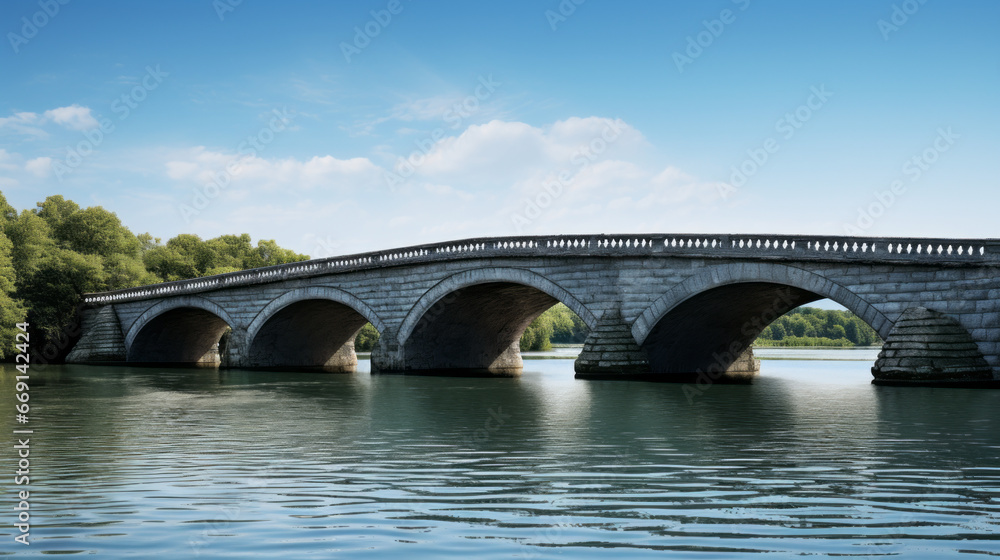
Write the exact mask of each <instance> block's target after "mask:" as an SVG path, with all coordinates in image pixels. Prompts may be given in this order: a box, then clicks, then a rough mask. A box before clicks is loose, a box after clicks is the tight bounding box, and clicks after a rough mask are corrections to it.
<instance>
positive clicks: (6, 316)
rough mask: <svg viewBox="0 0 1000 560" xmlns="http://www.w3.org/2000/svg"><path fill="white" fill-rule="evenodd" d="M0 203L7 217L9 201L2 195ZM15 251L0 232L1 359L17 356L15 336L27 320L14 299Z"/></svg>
mask: <svg viewBox="0 0 1000 560" xmlns="http://www.w3.org/2000/svg"><path fill="white" fill-rule="evenodd" d="M0 202H2V204H0V214H3V215H6V212H4V211H3V209H2V206H3V204H7V201H6V200H3V198H2V195H0ZM15 216H16V214H15ZM13 250H14V245H13V243H11V242H10V239H8V238H7V236H6V235H5V234H3V233H2V232H0V358H7V357H8V356H12V355H14V354H16V351H15V349H14V344H15V335H16V334H17V333H18V332H19V329H18V328H17V326H16V325H17V323H20V322H22V321H24V318H25V309H24V305H22V303H21V302H20V301H18V300H16V299H14V298H13V293H14V289H15V286H16V275H15V273H14V265H13V260H12V258H11V253H12V252H13Z"/></svg>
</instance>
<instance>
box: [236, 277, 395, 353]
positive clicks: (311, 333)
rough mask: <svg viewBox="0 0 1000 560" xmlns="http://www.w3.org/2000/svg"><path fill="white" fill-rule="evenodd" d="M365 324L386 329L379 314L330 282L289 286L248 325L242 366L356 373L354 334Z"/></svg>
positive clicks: (377, 328) (381, 329)
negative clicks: (302, 286) (330, 284)
mask: <svg viewBox="0 0 1000 560" xmlns="http://www.w3.org/2000/svg"><path fill="white" fill-rule="evenodd" d="M366 322H368V323H371V324H372V326H374V327H375V329H376V330H378V331H379V332H380V333H381V332H384V330H385V324H384V323H383V322H382V319H381V318H380V317H379V316H378V314H377V313H375V311H374V310H373V309H372V308H371V307H370V306H369V305H368V304H366V303H365V302H364V301H362V300H361V299H359V298H358V297H357V296H355V295H353V294H351V293H349V292H346V291H344V290H341V289H338V288H331V287H328V286H312V287H308V288H297V289H294V290H291V291H289V292H286V293H284V294H282V295H280V296H278V297H276V298H275V299H273V300H272V301H271V302H269V303H268V304H267V305H266V306H264V308H263V309H262V310H261V311H260V313H258V314H257V316H256V317H254V319H253V321H251V323H250V325H249V326H248V327H247V337H246V340H247V343H248V347H247V358H246V365H247V366H248V367H293V368H294V367H299V368H310V369H313V368H318V369H323V370H326V371H338V372H351V371H354V370H355V368H356V366H357V356H356V354H355V352H354V337H355V336H356V335H357V333H358V331H359V330H360V329H361V328H362V327H363V326H364V324H365V323H366Z"/></svg>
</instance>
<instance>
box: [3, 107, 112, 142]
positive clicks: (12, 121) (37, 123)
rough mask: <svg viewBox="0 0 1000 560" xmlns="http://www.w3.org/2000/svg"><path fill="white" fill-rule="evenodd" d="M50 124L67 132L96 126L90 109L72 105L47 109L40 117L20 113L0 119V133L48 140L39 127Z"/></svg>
mask: <svg viewBox="0 0 1000 560" xmlns="http://www.w3.org/2000/svg"><path fill="white" fill-rule="evenodd" d="M50 122H52V123H55V124H58V125H60V126H63V127H65V128H67V129H69V130H87V129H89V128H94V127H96V126H98V122H97V119H95V118H94V115H93V114H92V113H91V110H90V107H83V106H80V105H76V104H73V105H70V106H68V107H56V108H55V109H49V110H48V111H45V112H44V113H42V114H40V115H39V114H38V113H33V112H30V111H22V112H19V113H14V114H13V115H11V116H9V117H0V131H3V130H7V131H10V132H13V133H15V134H22V135H25V136H31V137H34V138H40V139H44V138H48V136H49V134H48V132H46V131H45V130H44V129H42V128H41V127H42V125H44V124H46V123H50Z"/></svg>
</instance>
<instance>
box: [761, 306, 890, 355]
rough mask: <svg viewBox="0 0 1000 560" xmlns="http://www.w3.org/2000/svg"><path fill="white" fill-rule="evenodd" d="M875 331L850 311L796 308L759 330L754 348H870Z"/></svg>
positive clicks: (878, 340) (875, 339)
mask: <svg viewBox="0 0 1000 560" xmlns="http://www.w3.org/2000/svg"><path fill="white" fill-rule="evenodd" d="M880 344H882V339H881V338H880V337H879V335H878V333H876V332H875V329H873V328H871V327H869V326H868V323H865V322H864V321H862V320H861V319H860V318H859V317H858V316H857V315H855V314H853V313H851V312H850V311H839V310H834V309H817V308H815V307H799V308H796V309H793V310H791V311H789V312H788V313H786V314H784V315H782V316H781V317H778V318H777V319H776V320H775V321H774V322H773V323H771V324H770V325H768V326H767V327H765V328H764V330H763V331H761V333H760V336H758V337H757V340H756V341H755V342H754V346H843V347H848V346H873V345H880Z"/></svg>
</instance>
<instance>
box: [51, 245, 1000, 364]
mask: <svg viewBox="0 0 1000 560" xmlns="http://www.w3.org/2000/svg"><path fill="white" fill-rule="evenodd" d="M952 241H953V242H949V241H948V240H935V241H934V243H933V244H934V246H935V247H937V246H938V245H943V246H945V247H947V246H949V244H950V245H953V246H954V247H956V248H957V247H958V246H959V242H957V241H954V240H952ZM765 242H769V243H768V244H767V245H765ZM793 243H794V247H793V245H792V244H793ZM845 243H849V245H850V246H853V245H855V244H857V245H859V246H860V245H862V244H867V245H868V246H869V247H871V246H877V250H876V251H875V252H872V251H871V250H867V251H863V250H860V249H858V250H854V249H850V250H845V248H844V247H845ZM889 243H892V244H893V251H892V252H891V253H890V252H889V251H888V250H887V245H888V244H889ZM834 244H839V248H838V249H834V248H833V246H834ZM927 244H929V242H928V241H927V240H889V239H867V240H862V239H850V238H819V239H816V238H808V237H801V236H798V237H796V236H767V238H764V237H760V238H757V237H756V236H726V235H704V236H680V235H659V234H658V235H647V236H638V235H630V236H598V235H595V236H566V237H562V236H546V237H535V238H514V239H505V238H484V239H475V240H464V241H461V242H449V243H443V244H434V245H426V246H420V247H410V248H406V249H394V250H391V251H381V252H376V253H369V254H364V255H351V256H346V257H333V258H331V259H322V260H317V261H310V262H308V263H295V264H290V265H282V266H278V267H270V268H266V269H258V270H254V271H244V272H238V273H230V274H225V275H220V276H216V277H209V278H199V279H196V280H191V281H185V282H174V283H169V284H162V285H156V286H146V287H141V288H134V289H129V290H122V291H118V292H110V293H104V294H88V296H87V305H88V306H89V307H88V308H86V309H85V310H84V312H83V315H84V320H83V331H84V332H83V335H82V338H81V339H80V341H79V342H78V344H77V347H76V348H74V349H73V351H72V352H71V353H70V359H71V360H73V361H77V362H84V363H87V362H100V361H110V362H121V361H130V362H135V361H139V362H149V361H153V362H161V361H165V362H168V363H216V361H217V360H219V359H220V358H221V359H222V362H223V363H224V364H225V365H227V366H232V367H300V366H301V367H305V368H325V369H334V370H340V371H350V370H352V369H353V364H354V363H355V361H356V358H355V357H354V356H353V350H352V349H351V348H350V346H349V343H350V338H351V336H352V332H353V330H352V329H355V328H356V326H358V325H360V324H363V323H364V322H365V321H368V322H371V323H372V324H373V325H375V326H376V328H377V329H378V330H379V331H380V332H381V333H382V337H381V338H380V340H379V344H378V345H377V346H376V348H375V350H374V351H373V353H372V365H373V370H375V371H401V372H414V373H417V372H439V373H444V372H459V371H471V370H483V371H486V372H487V373H489V372H491V371H492V372H500V373H501V374H516V373H517V372H519V371H520V369H521V367H522V364H521V358H520V353H519V351H518V349H517V345H516V342H517V338H518V336H519V335H520V332H521V329H523V326H524V325H526V324H527V322H530V320H531V318H533V317H534V316H535V315H536V314H537V313H540V312H541V310H543V309H544V308H545V307H547V306H548V305H551V304H552V303H554V302H555V301H561V302H563V303H565V304H566V305H567V306H569V307H570V308H571V309H572V310H573V311H574V312H576V313H577V314H578V315H580V317H581V318H583V320H584V322H586V323H587V324H588V325H589V326H590V327H591V334H592V337H591V338H590V339H589V340H588V341H587V344H586V347H585V349H584V352H583V354H581V357H580V359H579V360H578V361H577V363H576V367H577V370H578V371H579V372H580V373H581V374H583V375H587V374H588V372H591V373H593V372H597V373H601V374H609V375H619V374H621V373H625V372H632V374H634V375H646V374H652V376H656V375H657V374H660V375H659V376H660V377H663V376H669V375H679V374H690V373H697V372H698V371H702V372H708V371H709V368H712V372H713V373H715V371H716V370H718V371H719V372H725V371H727V370H729V369H730V368H731V367H733V366H734V365H735V364H740V363H743V361H744V359H745V358H744V353H745V352H746V351H747V349H748V348H749V346H750V343H751V342H752V341H753V339H754V338H755V337H756V334H757V332H758V331H759V329H760V328H762V327H763V326H765V325H766V324H767V323H769V322H770V321H772V320H773V319H774V318H776V317H777V316H779V315H781V314H782V313H784V312H786V311H787V310H788V309H790V308H791V307H794V306H796V305H800V304H802V303H806V302H808V301H812V300H816V299H821V298H830V299H833V300H834V301H837V302H838V303H841V304H842V305H844V306H845V307H847V308H848V309H849V310H851V311H852V312H854V313H855V314H856V315H858V316H859V317H861V318H862V319H863V320H864V321H866V322H867V323H868V324H869V325H871V326H872V327H873V328H874V329H875V330H876V331H877V332H878V333H879V334H880V335H881V336H882V337H883V338H885V337H887V336H888V335H889V333H890V331H892V330H893V328H894V327H899V329H904V328H905V332H902V333H900V332H899V331H898V330H897V332H896V335H895V337H894V339H893V343H894V345H893V346H889V347H887V348H886V352H885V355H884V356H883V358H882V360H883V361H882V363H881V366H880V369H879V371H881V372H884V373H885V374H886V375H897V376H899V377H900V378H903V377H905V376H906V375H908V374H907V373H906V372H904V371H897V370H900V369H901V368H906V367H910V368H914V372H912V373H911V375H913V376H914V377H913V378H914V379H918V378H920V376H925V374H924V373H918V372H917V370H920V371H924V370H927V369H928V368H929V369H930V370H934V368H936V367H939V366H940V367H945V369H946V371H949V372H957V371H961V372H966V371H969V370H970V366H968V364H966V365H962V364H961V363H953V362H951V361H948V360H954V359H964V360H969V359H973V358H975V357H974V356H972V355H970V354H971V353H973V352H975V351H978V352H980V353H981V354H982V358H983V360H984V361H985V363H986V369H985V370H983V369H981V368H982V362H980V361H978V360H976V361H975V364H974V365H973V366H971V369H975V370H980V371H986V372H988V373H987V374H986V375H989V376H991V377H992V376H995V375H997V373H998V372H1000V300H998V298H996V297H994V296H995V295H996V294H1000V275H998V274H996V270H998V269H997V267H998V266H1000V244H995V243H993V242H991V241H978V240H963V241H961V242H960V244H961V246H962V247H963V248H965V251H964V252H963V254H962V255H958V254H957V252H954V253H953V254H940V255H939V254H934V255H927V254H926V251H925V252H923V253H917V252H916V247H918V246H925V247H926V245H927ZM828 247H829V248H828ZM907 247H910V248H911V250H912V252H907V249H906V248H907ZM969 247H972V248H973V249H974V250H975V253H974V255H970V254H969V252H968V251H969V249H968V248H969ZM980 249H982V251H980ZM300 302H305V303H300ZM309 302H312V303H309ZM914 307H925V308H930V309H934V310H936V311H938V312H940V313H941V314H943V315H944V316H946V319H947V320H943V319H941V318H939V317H935V316H926V317H918V318H913V317H910V316H908V315H907V314H906V313H905V311H906V310H907V309H909V308H914ZM601 321H605V323H606V324H601V325H599V324H598V323H600V322H601ZM956 321H957V323H955V322H956ZM956 324H957V325H958V326H959V327H960V331H961V332H960V331H956V330H955V329H954V328H952V327H954V326H955V325H956ZM227 327H229V328H230V329H231V334H230V335H229V336H228V339H227V344H225V345H224V347H223V348H221V349H216V343H217V342H218V340H219V336H220V333H221V332H222V331H225V329H226V328H227ZM213 339H214V340H213ZM220 351H221V352H222V353H223V354H224V356H216V354H217V353H218V352H220ZM199 352H201V353H200V354H199ZM934 352H941V353H942V354H941V355H940V356H938V355H935V354H934ZM904 359H907V360H931V361H930V362H929V363H928V362H912V361H905V362H904V361H903V360H904ZM962 368H965V369H962ZM747 371H749V370H747ZM614 372H619V373H618V374H616V373H614ZM720 375H721V373H720ZM963 375H965V373H963ZM977 375H978V377H983V375H982V374H981V373H980V374H977Z"/></svg>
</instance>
